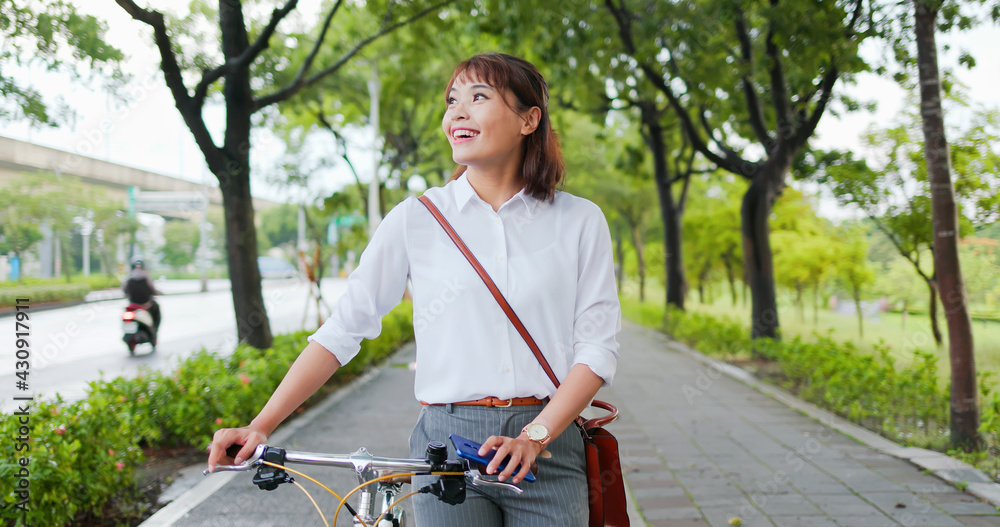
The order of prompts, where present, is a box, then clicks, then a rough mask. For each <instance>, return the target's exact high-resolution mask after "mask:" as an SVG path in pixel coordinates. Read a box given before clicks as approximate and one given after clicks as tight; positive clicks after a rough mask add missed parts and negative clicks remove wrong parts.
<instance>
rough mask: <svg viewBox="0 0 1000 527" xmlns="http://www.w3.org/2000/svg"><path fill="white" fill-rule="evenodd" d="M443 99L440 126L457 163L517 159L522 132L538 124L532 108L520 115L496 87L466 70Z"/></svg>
mask: <svg viewBox="0 0 1000 527" xmlns="http://www.w3.org/2000/svg"><path fill="white" fill-rule="evenodd" d="M446 99H447V105H448V106H447V110H446V111H445V113H444V119H443V120H442V122H441V127H442V129H444V133H445V135H446V136H448V141H449V142H450V143H451V151H452V158H454V160H455V162H456V163H458V164H459V165H466V166H475V167H489V166H500V165H504V164H506V163H509V162H510V161H511V157H512V156H516V157H517V158H518V161H520V159H519V158H520V156H521V155H523V146H522V145H523V143H524V136H525V135H527V134H530V133H531V132H532V131H533V130H534V128H535V126H537V119H532V118H531V117H532V116H533V113H534V112H530V111H529V112H528V116H526V117H521V116H519V115H518V114H516V113H514V111H513V110H511V109H510V108H509V107H508V106H507V104H506V103H505V102H504V100H503V99H502V96H501V95H500V92H499V91H497V90H496V89H494V88H493V87H492V86H489V85H487V84H486V83H484V82H482V81H478V80H475V79H472V78H470V77H469V76H467V75H465V74H462V75H459V76H458V78H457V79H455V83H454V84H453V85H452V87H451V90H450V91H449V92H448V94H447V95H446ZM511 106H513V105H511ZM532 121H534V123H535V124H534V125H532V124H531V123H532Z"/></svg>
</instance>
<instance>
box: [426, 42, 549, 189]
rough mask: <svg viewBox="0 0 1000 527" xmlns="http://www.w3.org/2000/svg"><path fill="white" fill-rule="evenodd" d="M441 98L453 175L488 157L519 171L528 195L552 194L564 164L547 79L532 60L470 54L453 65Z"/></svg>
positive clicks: (483, 161)
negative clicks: (551, 115)
mask: <svg viewBox="0 0 1000 527" xmlns="http://www.w3.org/2000/svg"><path fill="white" fill-rule="evenodd" d="M445 102H446V103H447V105H448V108H447V111H446V112H445V115H444V119H443V120H442V123H441V124H442V128H443V129H444V132H445V134H446V135H447V136H448V138H449V139H450V140H451V144H452V156H453V159H454V160H455V162H456V163H458V165H459V166H458V167H456V169H455V172H454V174H453V175H452V179H453V180H454V179H457V178H458V176H460V175H461V174H463V173H464V172H466V171H467V170H468V169H469V168H470V165H472V168H473V171H475V170H476V168H477V166H476V165H480V166H481V165H482V164H483V163H488V164H491V165H493V166H492V168H493V169H499V170H505V171H514V172H519V173H520V174H519V175H520V178H521V179H522V180H523V183H524V189H525V192H526V193H528V194H530V195H531V196H533V197H535V198H537V199H541V200H551V199H552V197H553V195H554V193H555V189H556V188H557V187H558V185H559V184H560V183H561V182H562V180H563V177H565V174H566V169H565V166H564V165H563V159H562V154H561V152H560V150H559V140H558V138H557V137H556V134H555V131H554V130H553V129H552V123H551V121H550V119H549V112H548V102H549V94H548V85H547V84H546V82H545V79H544V78H543V77H542V74H541V73H539V72H538V69H537V68H535V66H534V65H532V64H531V63H530V62H527V61H525V60H523V59H519V58H517V57H512V56H510V55H505V54H502V53H487V54H481V55H476V56H474V57H472V58H470V59H468V60H466V61H465V62H462V63H461V64H459V65H458V67H457V68H455V73H454V74H453V75H452V77H451V80H450V81H448V88H447V90H446V92H445ZM484 130H485V132H486V134H487V135H483V134H484ZM466 143H469V144H468V145H466ZM473 143H476V144H473ZM459 145H466V146H462V147H459ZM497 160H502V161H503V162H504V163H505V164H506V165H511V166H504V167H500V166H496V165H495V162H496V161H497Z"/></svg>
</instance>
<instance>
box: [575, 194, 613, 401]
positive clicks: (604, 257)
mask: <svg viewBox="0 0 1000 527" xmlns="http://www.w3.org/2000/svg"><path fill="white" fill-rule="evenodd" d="M594 209H595V211H594V213H593V215H592V218H590V226H589V227H588V228H586V229H584V235H583V238H582V239H581V240H580V258H579V260H578V261H579V268H578V271H577V294H576V313H575V319H574V323H573V353H574V356H573V364H574V365H576V364H586V365H587V366H588V367H589V368H590V369H591V371H593V372H594V374H596V375H597V376H599V377H600V378H602V379H604V383H605V385H606V386H610V385H611V381H612V379H613V378H614V376H615V371H616V369H617V367H618V357H619V353H618V340H617V335H618V332H619V331H620V330H621V304H620V303H619V301H618V290H617V287H616V285H615V265H614V258H613V256H612V254H613V253H612V246H611V232H610V230H609V229H608V222H607V219H605V218H604V213H603V212H601V210H600V209H599V208H598V207H597V206H596V205H594Z"/></svg>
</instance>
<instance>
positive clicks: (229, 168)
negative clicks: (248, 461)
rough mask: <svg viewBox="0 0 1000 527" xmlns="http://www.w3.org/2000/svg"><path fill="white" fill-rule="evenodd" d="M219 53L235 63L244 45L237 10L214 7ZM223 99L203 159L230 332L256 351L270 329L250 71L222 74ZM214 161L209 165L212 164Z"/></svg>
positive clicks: (268, 342)
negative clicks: (214, 191)
mask: <svg viewBox="0 0 1000 527" xmlns="http://www.w3.org/2000/svg"><path fill="white" fill-rule="evenodd" d="M219 25H220V28H221V30H222V51H223V54H224V55H225V57H226V59H227V60H232V59H235V57H238V56H239V55H240V54H241V53H243V51H244V50H245V49H246V48H247V47H248V46H249V42H248V40H247V33H246V29H245V25H244V22H243V12H242V11H241V9H240V8H239V7H238V6H235V7H233V6H230V7H227V4H226V2H222V3H220V4H219ZM223 97H224V98H225V103H226V134H225V143H224V144H223V147H222V149H221V152H219V153H220V154H221V155H217V156H206V157H208V158H209V159H208V160H209V168H211V169H212V172H213V173H214V174H215V175H216V177H217V178H218V179H219V189H220V190H221V191H222V203H223V207H224V209H225V223H226V256H227V259H228V263H229V281H230V283H231V289H232V296H233V309H234V312H235V313H236V333H237V338H238V339H239V341H241V342H246V343H247V344H249V345H251V346H253V347H255V348H259V349H264V348H269V347H271V343H272V340H273V339H272V336H271V327H270V324H269V321H268V319H267V310H266V309H265V307H264V296H263V293H262V290H261V285H260V269H259V268H258V267H257V229H256V226H255V225H254V222H253V217H254V213H253V200H252V197H251V195H250V114H251V112H252V108H253V95H252V92H251V90H250V69H249V67H245V68H236V69H235V70H234V71H231V72H230V73H229V74H227V75H226V76H225V86H224V88H223ZM213 161H214V163H215V166H213V165H212V163H213Z"/></svg>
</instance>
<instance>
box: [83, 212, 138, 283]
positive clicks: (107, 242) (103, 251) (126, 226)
mask: <svg viewBox="0 0 1000 527" xmlns="http://www.w3.org/2000/svg"><path fill="white" fill-rule="evenodd" d="M93 221H94V233H95V238H96V239H97V254H98V257H99V258H100V260H101V265H102V266H103V267H104V272H105V273H107V274H109V275H115V274H118V273H119V272H123V271H124V269H120V270H119V269H117V268H116V267H115V265H114V263H115V259H116V255H117V251H118V246H117V245H118V244H117V242H118V239H119V237H124V236H129V235H131V234H132V233H134V232H135V231H136V230H138V228H139V223H138V222H137V221H136V220H135V219H134V218H130V217H129V216H128V214H127V213H125V211H123V210H120V208H119V207H117V206H115V205H113V204H109V203H107V202H101V203H98V204H97V206H96V207H95V208H94V217H93Z"/></svg>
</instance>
